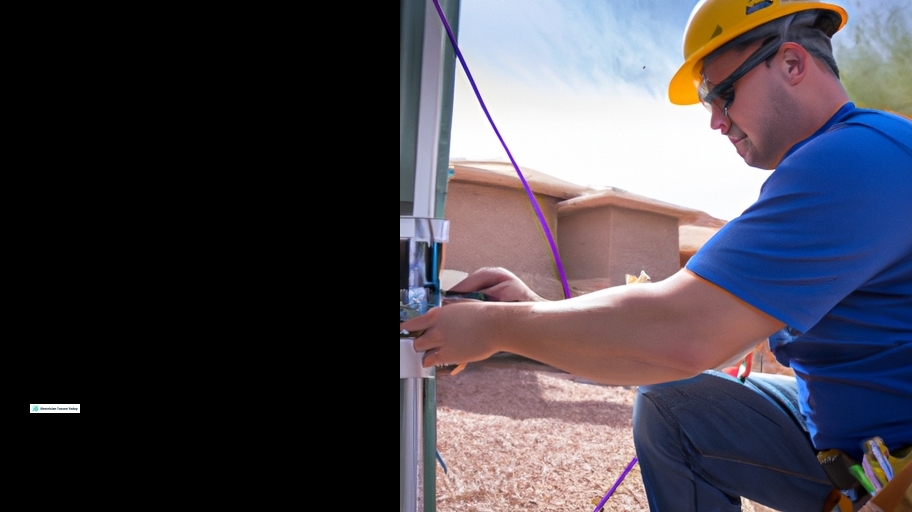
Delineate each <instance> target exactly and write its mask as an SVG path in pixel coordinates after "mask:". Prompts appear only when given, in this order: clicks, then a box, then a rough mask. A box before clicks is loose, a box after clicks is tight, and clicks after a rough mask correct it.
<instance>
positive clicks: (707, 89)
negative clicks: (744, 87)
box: [697, 37, 782, 117]
mask: <svg viewBox="0 0 912 512" xmlns="http://www.w3.org/2000/svg"><path fill="white" fill-rule="evenodd" d="M778 39H779V38H778V37H771V38H769V39H767V40H766V41H764V42H763V44H762V45H760V48H758V49H757V50H756V51H755V52H754V53H752V54H751V56H750V57H748V58H747V60H745V61H744V63H742V64H741V65H740V66H739V67H738V69H736V70H735V71H733V72H732V74H730V75H728V78H726V79H725V80H722V81H721V82H719V85H716V86H715V87H713V85H712V83H711V82H709V81H707V80H706V77H705V76H704V77H703V82H702V83H700V87H698V88H697V95H698V96H699V98H700V103H702V104H703V106H704V107H706V110H709V111H710V112H712V106H713V102H716V101H717V100H718V102H717V105H716V106H719V103H721V104H722V106H721V107H719V108H720V109H721V110H722V113H723V114H724V115H725V117H728V109H729V107H731V105H732V103H733V102H734V101H735V90H734V88H733V87H732V86H733V85H735V82H737V81H738V80H740V79H741V78H742V77H743V76H744V75H746V74H747V73H748V72H750V70H752V69H754V68H755V67H757V66H758V65H759V64H760V63H761V62H764V61H767V60H769V59H771V58H772V57H773V56H774V55H776V52H778V51H779V47H780V46H781V45H782V43H779V42H778Z"/></svg>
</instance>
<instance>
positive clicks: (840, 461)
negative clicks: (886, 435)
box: [817, 437, 912, 512]
mask: <svg viewBox="0 0 912 512" xmlns="http://www.w3.org/2000/svg"><path fill="white" fill-rule="evenodd" d="M862 448H863V450H864V458H863V460H862V461H861V462H858V461H856V460H854V459H852V458H851V457H849V456H848V455H846V454H845V453H843V452H842V451H840V450H824V451H822V452H820V453H818V454H817V460H818V461H820V465H821V467H823V471H824V472H825V473H826V475H827V477H828V478H829V479H830V481H831V482H832V483H833V485H834V486H835V487H836V489H834V490H833V492H832V493H831V494H830V498H829V500H828V501H827V503H826V505H825V507H824V512H831V511H839V512H853V511H856V510H859V511H865V512H867V511H871V512H875V511H876V512H880V511H883V512H912V445H909V446H906V447H903V448H901V449H899V450H894V451H893V453H890V452H889V451H888V450H887V448H886V446H885V445H884V443H883V441H882V440H881V439H880V438H879V437H873V438H871V439H867V440H865V441H864V442H863V443H862ZM868 497H870V500H867V501H866V499H867V498H868ZM853 504H854V505H853ZM861 504H863V506H862V507H861V508H860V509H857V508H855V507H856V506H859V505H861Z"/></svg>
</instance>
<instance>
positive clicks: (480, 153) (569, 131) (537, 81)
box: [450, 0, 889, 219]
mask: <svg viewBox="0 0 912 512" xmlns="http://www.w3.org/2000/svg"><path fill="white" fill-rule="evenodd" d="M887 1H889V0H887ZM833 3H836V4H839V5H842V6H844V7H846V8H847V10H848V11H849V16H850V21H849V25H848V27H847V30H848V29H851V26H852V25H851V24H852V21H851V19H852V15H853V13H854V12H855V11H857V8H856V5H857V4H856V3H855V2H851V1H847V0H836V1H834V2H833ZM695 4H696V2H695V1H694V0H651V1H650V0H641V1H619V0H599V1H595V0H575V1H571V0H462V1H461V12H460V25H459V44H460V49H461V50H462V52H463V55H464V56H465V58H466V60H467V62H468V65H469V69H470V70H471V71H472V74H473V76H474V77H475V80H476V83H477V85H478V87H479V90H480V91H481V94H482V96H483V98H484V100H485V102H486V103H487V106H488V109H489V111H490V113H491V115H492V117H493V118H494V121H495V122H496V123H497V125H498V128H499V130H500V132H501V134H502V135H503V137H504V139H505V141H506V143H507V145H508V146H509V147H510V150H511V152H512V153H513V156H514V157H515V158H516V161H517V163H519V165H521V166H523V167H529V168H532V169H535V170H538V171H541V172H544V173H547V174H550V175H553V176H556V177H558V178H562V179H565V180H567V181H572V182H574V183H579V184H582V185H593V186H613V187H617V188H621V189H625V190H628V191H630V192H634V193H637V194H641V195H645V196H649V197H652V198H655V199H659V200H662V201H667V202H670V203H674V204H678V205H681V206H687V207H690V208H697V209H700V210H703V211H706V212H707V213H709V214H710V215H713V216H716V217H719V218H723V219H732V218H734V217H736V216H738V215H739V214H740V213H741V212H742V211H743V210H744V209H745V208H747V207H748V206H750V204H751V203H753V202H754V200H755V199H756V197H757V195H758V193H759V190H760V186H761V185H762V183H763V181H764V180H765V179H766V177H767V176H768V175H769V171H764V170H760V169H754V168H752V167H748V166H747V165H746V164H745V163H744V161H743V160H742V159H741V158H740V157H739V156H738V154H737V153H736V152H735V149H734V147H733V146H732V145H731V143H730V142H729V141H728V139H727V138H726V137H724V136H722V135H721V134H720V133H719V132H717V131H713V130H711V129H710V127H709V113H708V112H707V111H706V109H704V108H703V106H701V105H693V106H687V107H683V106H676V105H672V104H671V103H670V102H669V101H668V99H667V87H668V82H669V80H670V79H671V76H672V75H673V74H674V72H675V71H676V70H677V67H678V66H679V65H680V63H681V62H683V60H684V59H683V56H682V50H681V41H682V38H683V34H684V27H685V25H686V23H687V18H688V16H689V15H690V11H691V9H692V8H693V6H694V5H695ZM877 4H878V2H865V5H864V6H865V8H876V5H877ZM841 35H843V34H841V33H838V34H837V35H836V36H835V38H839V37H840V36H841ZM835 38H834V39H835ZM837 58H838V55H837ZM456 68H457V71H456V91H455V103H454V112H453V137H452V140H451V147H450V156H451V158H454V159H456V158H466V159H492V160H507V156H506V153H505V152H504V150H503V148H502V147H501V145H500V142H499V141H498V140H497V137H496V136H495V134H494V132H493V130H492V129H491V127H490V125H489V124H488V122H487V119H486V118H485V117H484V113H483V112H482V110H481V108H480V107H479V106H478V102H477V100H476V98H475V95H474V93H473V92H472V89H471V87H470V85H469V83H468V80H467V79H466V77H465V75H464V72H463V70H462V68H461V66H459V65H458V64H457V66H456Z"/></svg>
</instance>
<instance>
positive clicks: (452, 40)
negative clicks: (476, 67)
mask: <svg viewBox="0 0 912 512" xmlns="http://www.w3.org/2000/svg"><path fill="white" fill-rule="evenodd" d="M434 7H436V8H437V14H438V15H439V16H440V21H442V22H443V27H444V28H445V29H446V32H447V36H448V37H449V38H450V43H451V44H452V45H453V50H455V51H456V57H458V58H459V64H461V65H462V69H463V70H464V71H465V74H466V77H468V79H469V83H470V84H472V90H473V91H475V97H477V98H478V103H479V104H480V105H481V109H482V110H484V113H485V116H487V118H488V122H489V123H491V128H494V133H495V134H497V138H498V139H500V144H501V145H502V146H503V148H504V151H506V152H507V156H508V157H510V163H512V164H513V169H514V170H516V174H517V175H518V176H519V180H520V181H521V182H522V185H523V188H525V189H526V195H527V196H529V201H530V202H531V203H532V207H533V208H534V209H535V214H536V215H537V216H538V222H540V223H541V227H542V230H544V232H545V237H546V238H547V239H548V245H550V246H551V253H552V254H553V255H554V263H555V265H557V273H558V274H560V280H561V286H563V287H564V298H567V299H569V298H570V285H569V284H567V275H566V274H565V273H564V264H563V263H561V258H560V253H558V251H557V244H556V243H554V237H553V236H551V230H550V229H549V228H548V223H547V221H545V215H544V214H543V213H542V211H541V208H540V207H539V206H538V201H536V200H535V194H533V193H532V189H531V188H530V187H529V184H528V183H527V182H526V177H525V176H523V173H522V171H520V170H519V166H518V165H517V164H516V160H514V159H513V154H512V153H510V148H508V147H507V143H506V142H504V139H503V137H501V136H500V130H498V129H497V125H496V124H494V119H493V118H491V114H490V113H489V112H488V107H487V105H485V102H484V100H483V99H482V98H481V93H480V92H478V86H476V85H475V79H474V78H473V77H472V72H471V71H469V66H468V65H467V64H466V62H465V59H464V58H463V57H462V52H461V51H459V45H458V44H456V36H455V35H453V30H452V29H451V28H450V24H449V23H448V22H447V19H446V16H445V15H444V14H443V9H441V8H440V3H439V2H438V1H437V0H434Z"/></svg>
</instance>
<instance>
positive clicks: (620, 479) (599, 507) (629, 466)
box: [435, 0, 637, 512]
mask: <svg viewBox="0 0 912 512" xmlns="http://www.w3.org/2000/svg"><path fill="white" fill-rule="evenodd" d="M435 1H436V0H435ZM636 463H637V458H636V457H634V458H632V459H630V464H627V467H626V468H624V472H623V473H621V476H619V477H618V479H617V481H615V482H614V485H612V486H611V489H608V493H607V494H605V497H604V498H602V501H600V502H599V504H598V505H596V506H595V509H594V510H593V511H592V512H599V511H600V510H602V507H604V506H605V502H607V501H608V498H610V497H611V495H612V494H614V491H615V490H616V489H617V488H618V486H619V485H621V482H623V481H624V477H626V476H627V473H630V470H631V469H633V465H634V464H636Z"/></svg>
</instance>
